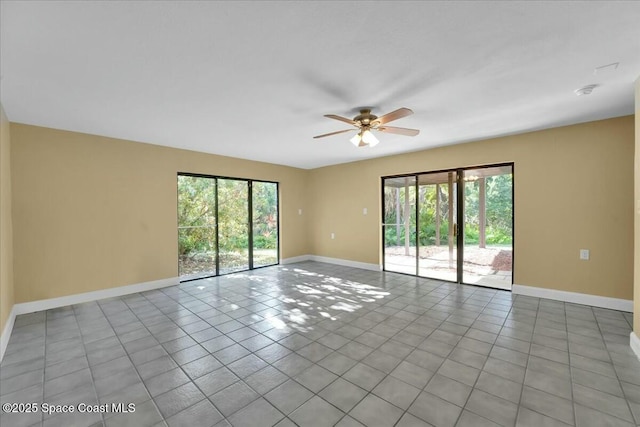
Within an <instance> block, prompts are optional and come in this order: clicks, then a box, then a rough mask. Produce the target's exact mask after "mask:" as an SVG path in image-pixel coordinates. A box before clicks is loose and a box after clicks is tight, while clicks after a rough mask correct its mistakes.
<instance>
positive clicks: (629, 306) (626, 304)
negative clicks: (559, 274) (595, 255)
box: [511, 285, 633, 313]
mask: <svg viewBox="0 0 640 427" xmlns="http://www.w3.org/2000/svg"><path fill="white" fill-rule="evenodd" d="M511 292H513V293H514V294H518V295H526V296H530V297H537V298H547V299H552V300H556V301H564V302H571V303H574V304H582V305H590V306H592V307H601V308H608V309H611V310H620V311H626V312H629V313H632V312H633V300H626V299H620V298H610V297H602V296H599V295H589V294H581V293H578V292H567V291H559V290H557V289H547V288H537V287H535V286H524V285H513V287H512V288H511Z"/></svg>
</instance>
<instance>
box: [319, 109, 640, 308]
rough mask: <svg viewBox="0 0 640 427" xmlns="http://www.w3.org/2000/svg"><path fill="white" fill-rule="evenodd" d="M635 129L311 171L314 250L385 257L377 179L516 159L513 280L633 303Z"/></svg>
mask: <svg viewBox="0 0 640 427" xmlns="http://www.w3.org/2000/svg"><path fill="white" fill-rule="evenodd" d="M633 129H634V118H633V116H627V117H621V118H616V119H610V120H603V121H597V122H590V123H585V124H579V125H574V126H567V127H561V128H555V129H549V130H543V131H537V132H531V133H526V134H520V135H514V136H508V137H503V138H497V139H490V140H485V141H480V142H473V143H468V144H461V145H454V146H448V147H442V148H437V149H432V150H427V151H420V152H415V153H410V154H403V155H396V156H390V157H383V158H379V159H373V160H366V161H360V162H355V163H348V164H343V165H337V166H330V167H325V168H320V169H315V170H312V171H310V177H311V180H310V189H309V191H310V193H311V194H313V199H312V202H311V206H310V208H311V209H310V212H311V214H312V215H311V218H310V220H311V224H313V227H311V228H310V233H311V236H310V237H311V251H312V253H313V254H316V255H320V256H326V257H333V258H343V259H349V260H353V261H360V262H365V263H372V264H378V263H380V262H381V254H380V252H381V250H380V247H381V242H380V239H381V232H380V220H381V218H380V208H379V206H380V177H381V176H385V175H393V174H402V173H410V172H422V171H432V170H439V169H447V168H455V167H464V166H473V165H483V164H491V163H501V162H514V163H515V166H514V171H515V174H514V182H515V202H514V203H515V208H514V209H515V265H514V268H515V280H514V281H515V283H516V284H519V285H528V286H536V287H543V288H552V289H559V290H564V291H571V292H581V293H586V294H593V295H601V296H609V297H614V298H623V299H628V300H630V299H632V298H633V285H632V283H633V262H634V261H633V236H632V234H631V233H630V232H629V230H631V229H632V228H633V214H632V209H633V202H632V198H633V180H632V179H631V177H632V175H633V152H634V130H633ZM425 133H426V134H428V131H425ZM407 144H411V141H407ZM365 207H366V208H368V211H369V214H368V215H367V216H364V215H363V214H362V209H363V208H365ZM332 232H334V233H335V235H336V238H335V240H331V238H330V234H331V233H332ZM579 249H590V250H591V260H590V261H580V260H579V257H578V255H579ZM637 311H638V310H637ZM637 311H636V312H637Z"/></svg>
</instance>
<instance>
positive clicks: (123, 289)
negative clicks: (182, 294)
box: [14, 277, 180, 315]
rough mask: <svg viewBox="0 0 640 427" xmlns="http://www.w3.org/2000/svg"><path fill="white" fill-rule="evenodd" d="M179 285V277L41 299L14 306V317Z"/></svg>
mask: <svg viewBox="0 0 640 427" xmlns="http://www.w3.org/2000/svg"><path fill="white" fill-rule="evenodd" d="M179 283H180V278H179V277H170V278H168V279H160V280H152V281H150V282H143V283H136V284H134V285H126V286H118V287H117V288H108V289H100V290H99V291H93V292H84V293H82V294H74V295H66V296H64V297H59V298H49V299H41V300H38V301H31V302H23V303H20V304H16V305H15V306H14V308H15V310H16V315H20V314H27V313H34V312H36V311H42V310H49V309H51V308H58V307H65V306H67V305H73V304H82V303H83V302H90V301H97V300H101V299H105V298H114V297H120V296H122V295H129V294H135V293H138V292H145V291H152V290H154V289H160V288H166V287H167V286H173V285H177V284H179Z"/></svg>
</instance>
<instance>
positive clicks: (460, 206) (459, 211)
mask: <svg viewBox="0 0 640 427" xmlns="http://www.w3.org/2000/svg"><path fill="white" fill-rule="evenodd" d="M505 166H510V167H511V285H512V286H513V282H514V280H513V278H514V277H515V235H516V230H515V217H516V213H515V205H516V203H515V163H514V162H503V163H490V164H483V165H475V166H464V167H459V168H450V169H437V170H431V171H423V172H413V173H404V174H398V175H387V176H383V177H380V201H381V206H380V207H381V210H380V212H381V217H380V218H381V221H380V223H381V229H380V232H381V237H382V239H381V241H382V271H385V272H387V271H388V272H390V273H397V274H405V275H408V276H415V277H423V278H426V279H434V280H442V281H444V282H451V283H459V284H466V285H472V286H480V287H486V286H483V285H479V284H475V283H464V282H463V279H464V274H463V273H464V272H463V268H462V267H463V265H464V226H465V221H464V210H465V203H464V171H467V170H474V169H487V168H494V167H505ZM449 172H454V173H455V178H456V179H455V180H454V182H455V183H456V215H455V218H456V224H457V226H458V227H457V233H456V254H457V259H456V281H455V282H453V281H450V280H444V279H435V278H430V277H427V276H420V275H419V274H418V273H419V272H420V268H419V265H420V263H419V252H418V251H419V248H420V242H419V230H420V227H419V217H420V216H419V205H418V203H417V198H418V196H419V188H420V187H419V176H420V175H428V174H435V173H449ZM406 177H414V178H415V184H414V185H415V198H416V203H415V211H416V212H415V215H416V274H415V275H414V274H409V273H403V272H396V271H389V270H387V269H386V268H385V266H386V262H385V261H386V260H385V243H386V242H385V237H384V236H385V224H384V215H385V212H384V206H385V203H384V202H385V194H384V188H385V186H384V183H385V179H393V178H406ZM449 197H451V195H449ZM460 224H462V226H461V225H460ZM461 227H462V228H461Z"/></svg>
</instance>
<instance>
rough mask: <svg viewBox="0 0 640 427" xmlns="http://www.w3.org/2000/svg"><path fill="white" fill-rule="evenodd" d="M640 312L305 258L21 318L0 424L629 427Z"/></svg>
mask: <svg viewBox="0 0 640 427" xmlns="http://www.w3.org/2000/svg"><path fill="white" fill-rule="evenodd" d="M630 325H631V314H629V313H623V312H619V311H613V310H604V309H598V308H591V307H587V306H580V305H574V304H565V303H562V302H557V301H550V300H543V299H537V298H531V297H523V296H515V295H512V294H511V293H509V292H504V291H498V290H492V289H486V288H480V287H472V286H465V285H455V284H451V283H443V282H438V281H433V280H427V279H420V278H415V277H411V276H405V275H400V274H394V273H378V272H372V271H365V270H359V269H353V268H347V267H338V266H335V265H328V264H321V263H313V262H305V263H299V264H291V265H285V266H276V267H269V268H265V269H260V270H255V271H253V272H246V273H238V274H233V275H229V276H224V277H219V278H213V279H206V280H199V281H194V282H188V283H183V284H181V285H179V286H173V287H169V288H165V289H162V290H155V291H150V292H144V293H140V294H134V295H129V296H125V297H122V298H114V299H110V300H102V301H99V302H92V303H86V304H79V305H75V306H72V307H64V308H59V309H54V310H48V311H46V312H39V313H34V314H29V315H23V316H19V317H18V318H17V319H16V323H15V327H14V330H13V334H12V337H11V340H10V342H9V346H8V348H7V352H6V355H5V357H4V360H3V362H2V365H1V366H0V374H1V377H0V396H1V398H0V400H1V401H2V403H7V402H9V403H18V402H20V403H32V402H33V403H43V402H46V403H48V404H56V405H77V404H79V403H84V404H92V405H97V404H105V403H107V404H108V403H125V404H127V403H134V404H135V412H133V413H129V414H118V413H113V412H109V413H102V414H100V413H82V414H80V413H78V412H75V413H71V414H54V415H44V416H43V415H42V413H41V412H38V413H31V414H22V415H17V414H7V413H3V414H2V415H1V416H0V424H2V426H3V427H4V426H15V427H18V426H30V425H44V426H72V425H76V426H102V425H105V426H109V427H111V426H136V427H141V426H156V425H158V426H159V425H163V426H164V425H167V424H168V425H170V426H190V427H194V426H214V425H215V426H228V425H233V426H250V427H259V426H272V425H278V426H294V425H299V426H314V427H316V426H317V427H321V426H333V425H336V426H341V427H344V426H360V425H365V426H394V425H395V426H428V425H434V426H454V425H455V426H496V425H502V426H513V425H518V426H536V427H537V426H565V425H577V426H632V425H637V424H639V423H640V362H639V361H638V359H637V358H636V356H635V355H634V354H633V353H632V351H631V350H630V347H629V333H630V331H631V326H630Z"/></svg>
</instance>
